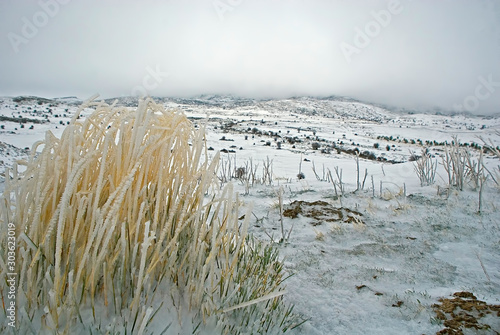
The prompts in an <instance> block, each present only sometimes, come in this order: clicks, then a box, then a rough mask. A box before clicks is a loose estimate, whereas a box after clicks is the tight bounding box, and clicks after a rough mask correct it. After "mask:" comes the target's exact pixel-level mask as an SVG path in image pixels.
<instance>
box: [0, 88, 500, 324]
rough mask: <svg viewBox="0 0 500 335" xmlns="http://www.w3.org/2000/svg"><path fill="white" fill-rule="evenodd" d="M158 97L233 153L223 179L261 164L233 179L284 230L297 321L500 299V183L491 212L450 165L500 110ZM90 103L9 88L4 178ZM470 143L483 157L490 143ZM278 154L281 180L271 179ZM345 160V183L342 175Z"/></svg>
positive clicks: (358, 320) (489, 203)
mask: <svg viewBox="0 0 500 335" xmlns="http://www.w3.org/2000/svg"><path fill="white" fill-rule="evenodd" d="M157 102H161V103H164V104H165V105H166V106H168V107H172V108H179V109H181V110H183V111H185V113H186V115H187V116H189V117H190V118H191V119H192V120H193V122H194V123H195V125H197V126H199V127H202V126H205V129H206V134H207V146H208V147H210V149H213V151H212V150H210V151H209V153H211V154H215V152H216V151H222V152H223V153H222V154H221V159H222V161H221V168H220V169H219V175H220V179H221V183H223V182H225V179H226V178H225V177H229V173H227V174H226V175H224V169H225V170H232V172H233V173H232V174H233V175H234V174H235V172H236V170H237V168H245V170H240V171H246V172H248V170H249V169H250V167H251V166H253V168H254V169H255V172H256V177H257V180H255V183H254V185H249V184H247V183H246V182H245V181H244V180H242V179H243V178H240V179H241V180H238V179H233V183H234V185H235V188H236V190H237V191H238V192H239V193H240V194H241V196H240V199H241V200H242V201H243V202H244V204H246V205H250V204H251V203H253V214H252V215H253V217H252V218H251V227H250V231H251V232H252V233H253V234H254V235H255V236H256V237H258V238H259V239H261V240H263V241H267V242H269V243H276V245H277V246H278V248H279V249H280V253H281V256H282V258H283V262H284V264H285V267H286V269H287V271H288V272H289V273H291V274H293V276H291V277H290V278H289V279H287V280H286V282H285V283H286V287H287V293H286V295H285V301H286V302H287V303H291V304H294V305H295V309H294V312H295V313H298V314H300V315H302V316H303V317H304V318H306V319H308V321H307V322H305V323H304V324H303V325H302V326H300V327H298V328H296V329H294V330H292V331H290V333H292V334H435V333H436V332H438V331H440V330H442V329H444V328H445V322H444V321H443V320H441V319H440V318H438V314H436V311H435V309H436V308H435V307H433V305H435V304H440V300H439V299H441V298H452V297H453V294H454V293H456V292H463V291H466V292H470V293H472V294H474V295H475V296H476V297H477V299H478V300H481V301H484V302H486V303H487V304H489V305H491V306H493V305H499V304H500V215H499V214H498V213H499V210H498V209H499V207H500V188H499V187H498V186H497V185H496V184H495V182H494V181H493V179H492V176H489V177H488V179H487V181H486V186H485V187H484V188H483V194H482V206H481V212H480V213H479V212H478V210H479V192H478V190H477V189H475V190H474V189H473V187H472V186H470V185H467V186H466V187H465V188H464V190H463V191H459V190H457V189H454V188H452V189H447V186H448V185H447V184H448V175H447V173H446V171H445V169H444V167H443V165H442V164H441V162H442V158H441V157H442V156H443V155H444V148H445V147H444V145H443V144H444V143H451V142H452V140H453V136H457V138H458V140H459V141H460V143H463V144H464V143H467V147H472V146H476V145H483V141H482V140H481V138H482V139H484V140H486V141H491V143H492V144H493V145H494V146H499V145H500V133H499V131H500V118H499V117H498V116H497V117H474V116H465V115H454V116H450V115H431V114H417V113H413V114H409V113H408V114H402V113H399V112H398V113H396V112H392V111H389V110H387V109H384V108H382V107H377V106H372V105H369V104H365V103H361V102H357V101H350V100H346V99H335V98H330V99H315V98H294V99H283V100H263V101H254V100H245V99H236V98H231V97H217V96H204V97H200V98H199V99H166V98H163V99H157ZM119 103H122V104H125V105H129V106H131V105H133V104H134V101H133V100H132V99H130V100H127V99H123V100H122V101H119ZM78 106H79V101H78V100H76V99H60V100H44V99H37V98H31V99H13V98H0V117H1V118H2V119H1V120H0V127H1V129H0V170H1V171H0V172H1V173H2V177H1V178H4V173H3V171H4V169H5V167H8V166H11V165H12V163H13V162H14V160H16V159H21V158H22V157H23V156H25V155H27V153H28V151H27V150H25V148H31V147H32V145H33V144H34V143H35V142H36V141H39V140H42V139H43V138H44V136H45V132H46V131H48V130H50V131H52V132H53V133H54V134H55V135H56V136H58V135H59V134H60V133H61V132H62V130H63V129H64V126H65V125H66V124H67V122H69V121H70V119H71V117H72V116H73V115H74V113H75V112H76V110H77V109H78ZM88 112H90V110H89V111H84V112H83V113H82V116H83V117H84V116H85V115H86V113H88ZM480 137H481V138H480ZM422 144H423V145H422ZM424 146H425V147H427V148H428V150H429V153H430V155H431V157H433V159H434V160H435V161H436V162H438V163H439V164H438V167H437V173H436V178H435V183H434V184H433V185H430V186H424V187H422V186H421V185H420V181H419V179H418V178H417V176H416V174H415V171H414V163H413V162H411V161H410V157H411V156H412V155H414V154H416V155H420V154H421V150H422V148H423V147H424ZM355 150H357V151H359V152H360V158H359V169H357V163H356V156H355V154H354V153H355ZM471 152H472V153H474V155H473V157H474V159H477V153H478V152H479V151H478V150H476V149H471ZM484 161H485V166H486V167H487V168H488V169H489V170H490V171H492V172H493V171H495V169H498V168H497V166H498V165H500V161H499V159H498V158H497V157H494V156H493V155H491V154H489V153H486V154H485V156H484ZM266 164H269V169H268V170H267V171H268V172H270V173H269V175H270V177H271V178H272V180H269V178H267V180H266V183H264V184H262V183H260V182H259V179H262V178H263V177H264V175H265V174H266V172H265V171H264V170H263V169H264V167H265V165H266ZM313 167H314V169H315V171H316V173H314V172H313ZM336 171H337V172H338V174H339V176H340V174H342V177H341V178H342V179H341V180H342V182H343V186H344V190H343V191H344V192H343V193H344V195H343V196H341V194H342V192H341V190H340V189H339V186H338V183H337V185H336V186H335V187H336V188H335V187H334V186H333V184H332V182H331V181H332V179H333V180H334V181H337V182H338V180H339V177H337V174H336ZM358 171H359V185H358ZM299 173H302V175H303V177H304V178H298V175H299ZM493 175H494V172H493ZM365 176H366V178H365ZM499 182H500V181H499ZM280 199H281V203H282V204H283V206H282V207H281V206H280ZM245 207H246V206H242V214H244V212H245ZM280 241H281V242H280ZM492 308H493V309H494V308H495V307H494V306H493V307H492ZM486 310H487V309H486ZM457 313H458V312H457ZM498 313H499V312H498V311H495V310H492V312H491V313H489V314H488V313H486V312H485V313H484V316H483V317H479V316H477V317H476V319H477V322H478V324H479V325H481V324H487V325H488V326H489V327H490V328H488V329H487V327H485V329H476V328H467V329H464V330H463V332H464V333H465V334H468V333H469V334H498V332H500V315H499V314H498ZM447 317H449V315H447ZM469 321H470V320H469ZM160 328H161V327H158V329H160ZM199 331H200V329H199ZM201 331H202V330H201ZM153 332H154V329H153ZM200 334H203V332H201V333H200Z"/></svg>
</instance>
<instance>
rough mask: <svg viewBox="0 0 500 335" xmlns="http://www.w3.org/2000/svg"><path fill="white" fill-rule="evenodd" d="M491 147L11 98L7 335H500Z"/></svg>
mask: <svg viewBox="0 0 500 335" xmlns="http://www.w3.org/2000/svg"><path fill="white" fill-rule="evenodd" d="M499 130H500V118H498V117H497V116H492V117H479V116H472V115H441V114H440V113H432V114H416V113H413V112H411V111H410V112H408V111H390V110H388V109H386V108H384V107H381V106H374V105H370V104H365V103H361V102H357V101H352V100H348V99H341V98H335V97H332V98H325V99H315V98H307V97H304V98H291V99H283V100H261V101H253V100H246V99H238V98H233V97H220V96H202V97H199V98H195V99H174V98H157V99H155V101H153V100H151V99H147V100H144V101H140V102H139V104H137V101H134V100H133V99H130V98H122V99H119V101H118V102H113V101H107V103H106V102H97V101H94V100H91V101H89V102H88V103H86V104H84V105H81V102H80V101H77V100H76V99H73V98H68V99H60V100H47V99H41V98H34V97H18V98H3V99H2V101H1V102H0V173H1V171H3V169H5V172H4V174H3V175H1V174H0V180H1V179H3V182H2V183H0V189H2V191H3V195H2V197H1V198H0V200H1V203H0V225H1V228H2V229H1V230H0V244H1V245H2V248H0V260H1V261H0V272H1V273H0V277H2V278H7V277H8V275H7V273H10V272H15V273H16V274H17V275H16V289H17V292H16V293H17V315H16V318H17V319H16V329H15V331H12V329H11V328H9V326H8V325H7V320H6V317H7V316H8V311H7V309H6V306H8V302H9V301H8V299H7V296H8V295H7V292H8V290H9V284H8V283H7V282H6V281H4V280H2V282H0V294H1V296H2V299H3V309H1V310H0V332H2V333H3V332H6V331H12V333H16V332H17V333H28V334H30V333H32V334H39V333H42V334H54V333H60V334H90V333H92V334H125V333H127V334H136V333H137V334H198V335H205V334H219V333H220V334H278V333H283V332H286V333H289V334H296V335H298V334H308V335H309V334H318V335H319V334H367V333H370V334H435V333H439V332H441V333H459V332H462V333H464V334H496V333H498V332H500V317H499V314H498V313H499V311H498V310H499V309H500V306H499V304H500V291H499V290H498V287H499V285H500V257H499V256H500V244H499V241H500V233H499V232H500V229H499V228H500V221H499V220H498V208H499V207H500V147H499V145H500V132H499ZM33 143H34V144H33ZM9 223H14V224H15V228H16V232H15V235H16V242H17V249H16V256H17V259H16V268H15V269H14V271H11V270H9V269H8V267H7V261H8V253H7V249H6V248H3V246H4V245H7V239H8V235H9V231H8V229H7V227H8V224H9ZM4 320H5V322H4Z"/></svg>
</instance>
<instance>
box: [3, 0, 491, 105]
mask: <svg viewBox="0 0 500 335" xmlns="http://www.w3.org/2000/svg"><path fill="white" fill-rule="evenodd" d="M0 37H1V38H0V55H1V61H0V95H10V96H12V95H21V94H29V95H40V96H45V97H57V96H68V95H76V96H78V97H80V98H87V97H89V96H90V95H93V94H94V93H99V94H100V95H101V96H102V97H106V98H107V97H116V96H124V95H132V94H144V93H147V94H150V95H157V96H193V95H198V94H203V93H208V94H213V93H217V94H233V95H239V96H248V97H288V96H297V95H316V96H318V95H319V96H325V95H332V94H333V95H346V96H351V97H354V98H359V99H364V100H368V101H373V102H379V103H388V104H394V105H398V106H404V107H410V108H414V107H423V108H429V107H432V106H439V107H442V108H445V109H449V110H451V109H455V110H459V109H461V108H462V109H464V110H468V111H472V112H477V113H492V112H500V0H456V1H446V0H442V1H438V0H433V1H431V0H421V1H417V0H413V1H410V0H400V1H397V0H386V1H382V0H351V1H347V0H267V1H264V0H198V1H197V0H191V1H190V0H185V1H183V0H163V1H160V0H158V1H153V0H150V1H147V0H143V1H138V0H136V1H133V0H121V1H118V0H116V1H111V0H108V1H105V0H101V1H97V0H85V1H84V0H40V1H29V0H2V1H1V2H0Z"/></svg>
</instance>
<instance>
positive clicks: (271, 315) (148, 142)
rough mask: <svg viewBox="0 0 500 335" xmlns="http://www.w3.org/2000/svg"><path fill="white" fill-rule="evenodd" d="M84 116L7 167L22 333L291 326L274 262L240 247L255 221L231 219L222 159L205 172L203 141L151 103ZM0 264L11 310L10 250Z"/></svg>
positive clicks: (6, 207)
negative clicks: (221, 183) (220, 177)
mask: <svg viewBox="0 0 500 335" xmlns="http://www.w3.org/2000/svg"><path fill="white" fill-rule="evenodd" d="M87 106H90V107H92V108H94V109H95V111H94V112H93V113H92V115H90V116H89V117H87V118H85V119H84V120H81V119H79V118H78V115H79V113H77V114H76V115H75V117H74V118H73V120H72V122H71V123H70V125H69V126H68V127H67V128H66V129H65V131H64V133H63V135H62V137H61V138H60V139H58V138H56V137H55V136H53V135H52V134H51V133H50V132H47V134H46V137H45V140H44V141H42V142H39V143H36V144H35V145H34V146H33V149H32V155H31V157H30V158H29V160H28V161H27V162H24V163H23V164H25V165H26V168H25V170H24V171H23V172H19V171H18V170H17V167H16V166H15V167H14V169H13V170H12V171H9V172H8V173H9V178H6V179H7V180H6V185H5V192H4V194H3V198H2V199H1V200H2V201H1V203H2V205H1V206H2V207H1V213H0V214H1V215H0V220H1V221H0V227H1V231H0V244H1V245H2V246H4V245H7V236H8V235H7V234H8V231H7V225H8V223H13V224H14V225H15V227H16V239H17V249H16V256H17V257H16V269H15V271H14V272H15V273H16V274H17V276H16V285H17V315H16V318H17V320H16V328H17V330H18V331H21V332H22V333H24V332H28V333H29V332H33V333H37V332H38V331H39V329H41V331H42V332H47V333H56V332H57V333H68V334H74V333H80V332H81V333H87V334H88V333H89V332H90V333H96V332H98V333H99V332H103V333H105V332H110V333H129V334H130V333H143V332H147V333H151V332H155V333H156V332H161V331H165V330H166V333H168V332H169V330H168V329H169V328H170V331H172V330H177V331H179V330H183V331H187V332H189V333H191V332H194V333H196V331H197V330H198V331H199V330H201V329H213V330H214V331H216V332H221V333H230V334H238V333H240V332H241V333H251V334H255V333H259V332H261V333H271V332H273V331H282V330H286V329H288V328H290V327H293V326H292V323H293V322H294V320H293V319H294V318H293V317H292V314H291V308H289V307H286V306H285V304H284V303H283V300H282V294H283V293H284V291H283V288H282V285H281V284H282V281H283V280H284V277H283V276H284V274H283V267H282V263H281V262H280V261H279V259H278V255H277V252H276V250H275V249H274V248H273V247H271V246H264V245H262V244H260V243H259V242H256V241H255V240H254V239H253V238H251V236H248V235H247V230H246V227H247V222H246V220H248V218H250V217H251V215H250V212H248V213H247V215H246V218H247V219H246V220H245V221H241V220H239V219H238V218H239V217H240V216H241V213H239V212H238V202H239V201H238V198H237V196H234V195H233V192H232V189H231V186H230V185H229V186H226V187H225V188H224V189H223V190H222V191H221V192H216V190H218V189H219V188H218V186H217V185H216V181H217V177H216V174H217V171H216V170H217V165H218V162H219V158H218V155H217V156H216V157H214V159H213V160H212V161H210V160H209V159H208V154H207V149H206V146H205V141H204V131H203V130H195V129H194V127H193V126H192V124H191V122H190V121H189V120H188V119H187V118H186V117H185V115H184V114H183V113H181V112H178V111H168V110H165V108H164V107H163V106H162V105H158V104H155V103H154V102H153V101H152V100H150V99H147V100H144V101H141V102H140V103H139V106H138V108H137V109H136V110H131V109H127V108H118V107H115V106H108V105H106V104H104V103H95V102H90V103H88V104H87ZM82 108H83V107H82ZM37 152H38V153H37ZM0 259H1V261H2V264H1V268H0V271H1V272H2V273H1V277H2V281H1V283H0V289H1V294H2V298H3V299H4V300H7V297H6V292H7V289H8V287H7V286H8V284H7V282H6V281H5V280H3V278H5V277H6V275H7V273H8V272H12V271H8V270H7V268H6V266H5V263H6V261H7V250H6V249H5V248H1V249H0ZM4 306H5V305H4ZM6 313H7V312H6V310H5V307H4V308H3V311H2V312H1V315H0V319H4V318H5V317H6V315H7V314H6ZM2 327H4V328H3V329H2ZM6 329H7V326H6V323H4V322H2V323H1V326H0V330H2V332H3V331H4V330H6Z"/></svg>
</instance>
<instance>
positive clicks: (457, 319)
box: [432, 292, 500, 335]
mask: <svg viewBox="0 0 500 335" xmlns="http://www.w3.org/2000/svg"><path fill="white" fill-rule="evenodd" d="M453 296H454V298H452V299H448V298H440V299H439V302H441V304H434V305H433V306H432V307H433V308H434V311H435V312H436V317H437V318H438V319H440V320H442V321H443V322H444V326H445V327H446V328H444V329H443V330H440V331H439V332H437V333H436V334H437V335H445V334H457V335H460V334H463V330H464V329H465V328H469V329H476V330H480V329H481V330H490V331H492V332H491V334H499V331H500V329H497V328H498V325H499V323H498V322H495V324H494V325H489V324H486V323H482V322H480V321H481V319H482V318H483V317H485V316H486V315H491V316H493V317H494V318H497V319H498V320H499V321H500V305H488V304H487V303H485V302H484V301H481V300H478V299H477V298H476V297H475V296H474V294H472V293H470V292H456V293H454V294H453Z"/></svg>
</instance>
